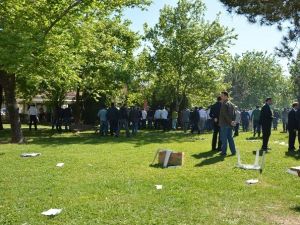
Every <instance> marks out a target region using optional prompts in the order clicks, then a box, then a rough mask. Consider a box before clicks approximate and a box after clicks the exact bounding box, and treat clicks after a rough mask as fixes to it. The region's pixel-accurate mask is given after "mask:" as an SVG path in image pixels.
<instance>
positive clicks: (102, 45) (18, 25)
mask: <svg viewBox="0 0 300 225" xmlns="http://www.w3.org/2000/svg"><path fill="white" fill-rule="evenodd" d="M149 3H150V1H148V0H118V1H113V2H112V1H108V0H105V1H92V0H87V1H82V0H77V1H69V0H62V1H49V0H42V1H31V0H26V1H23V0H6V1H1V2H0V62H1V63H0V69H1V70H5V71H7V72H8V73H11V74H16V76H17V82H18V87H19V89H18V90H19V91H20V92H21V95H23V96H24V97H26V98H30V97H32V96H34V95H35V94H36V93H38V92H41V90H42V91H43V92H45V93H46V94H47V95H48V97H49V98H54V100H55V101H60V100H59V99H55V98H57V93H55V92H56V91H57V92H59V93H62V92H66V91H68V90H70V89H74V88H75V87H77V85H78V83H81V82H83V81H82V77H81V76H80V73H79V72H80V70H82V67H83V65H86V64H87V63H86V62H87V61H88V60H90V59H89V58H88V57H89V56H90V55H89V53H93V54H94V55H97V57H91V59H95V60H97V61H101V62H102V65H101V66H102V67H100V66H98V70H101V69H102V70H104V71H105V73H106V74H107V75H106V77H107V76H110V75H111V70H113V69H110V70H109V68H110V67H111V65H112V62H114V61H115V59H116V57H118V58H119V61H117V63H116V65H119V67H120V65H122V62H120V61H121V60H120V59H122V58H123V56H124V54H125V53H124V48H126V49H129V48H132V47H131V46H133V45H134V46H136V40H137V38H136V36H135V34H134V33H132V32H130V31H129V28H128V22H125V23H123V22H122V21H121V20H120V17H119V16H117V15H118V14H119V13H120V12H121V10H122V9H123V8H124V7H133V6H143V5H145V4H149ZM113 15H116V16H113ZM109 49H112V50H110V51H109ZM117 54H118V56H116V55H117ZM126 54H128V53H126ZM103 56H105V58H103ZM87 66H89V65H87ZM122 66H123V65H122ZM85 69H86V68H85ZM114 70H115V69H114ZM89 72H91V71H89ZM98 73H101V72H98ZM102 73H104V72H102ZM93 76H94V74H93V73H92V74H91V77H93ZM103 77H104V78H105V76H103ZM99 80H100V82H101V81H102V79H97V80H96V81H90V80H89V79H86V80H84V81H85V82H84V83H83V85H85V86H87V85H88V86H89V87H93V86H94V85H93V84H94V83H99ZM103 80H104V81H103V83H106V84H107V83H110V82H107V79H106V80H105V79H103ZM59 96H62V95H61V94H59Z"/></svg>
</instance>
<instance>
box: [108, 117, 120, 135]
mask: <svg viewBox="0 0 300 225" xmlns="http://www.w3.org/2000/svg"><path fill="white" fill-rule="evenodd" d="M109 126H110V135H111V136H112V135H114V134H115V135H118V129H119V128H118V120H110V121H109Z"/></svg>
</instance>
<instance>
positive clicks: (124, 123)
mask: <svg viewBox="0 0 300 225" xmlns="http://www.w3.org/2000/svg"><path fill="white" fill-rule="evenodd" d="M121 129H124V130H125V132H126V136H127V137H129V134H130V132H129V128H128V120H126V119H121V120H120V121H119V129H118V135H119V134H120V131H121Z"/></svg>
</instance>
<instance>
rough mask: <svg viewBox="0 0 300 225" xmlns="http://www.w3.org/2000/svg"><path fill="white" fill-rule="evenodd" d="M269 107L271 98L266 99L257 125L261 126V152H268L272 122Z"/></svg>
mask: <svg viewBox="0 0 300 225" xmlns="http://www.w3.org/2000/svg"><path fill="white" fill-rule="evenodd" d="M270 105H272V98H267V99H266V103H265V105H264V106H263V107H262V108H261V111H260V118H259V123H260V124H261V126H262V134H263V144H262V147H261V150H263V151H267V150H269V148H268V142H269V139H270V136H271V128H272V120H273V113H272V110H271V108H270Z"/></svg>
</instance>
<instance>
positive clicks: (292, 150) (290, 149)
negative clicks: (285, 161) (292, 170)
mask: <svg viewBox="0 0 300 225" xmlns="http://www.w3.org/2000/svg"><path fill="white" fill-rule="evenodd" d="M295 150H296V148H289V149H288V151H289V152H294V151H295Z"/></svg>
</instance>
